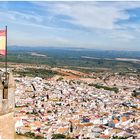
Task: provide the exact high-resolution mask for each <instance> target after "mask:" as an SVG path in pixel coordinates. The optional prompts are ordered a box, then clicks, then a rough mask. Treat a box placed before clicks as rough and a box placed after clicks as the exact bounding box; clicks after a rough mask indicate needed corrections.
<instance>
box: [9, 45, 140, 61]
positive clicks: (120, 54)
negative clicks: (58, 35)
mask: <svg viewBox="0 0 140 140" xmlns="http://www.w3.org/2000/svg"><path fill="white" fill-rule="evenodd" d="M8 51H9V52H11V53H12V52H13V53H14V52H17V53H18V52H38V53H40V54H44V55H47V56H50V57H68V58H82V56H86V57H95V58H103V59H104V58H111V59H113V58H136V59H140V51H115V50H95V49H87V48H78V47H77V48H72V47H53V46H47V47H44V46H39V47H27V46H9V47H8Z"/></svg>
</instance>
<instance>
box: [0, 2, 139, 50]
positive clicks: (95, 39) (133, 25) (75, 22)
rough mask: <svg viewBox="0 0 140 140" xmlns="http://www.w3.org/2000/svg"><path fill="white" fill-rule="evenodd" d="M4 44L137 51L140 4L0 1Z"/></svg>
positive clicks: (0, 22)
mask: <svg viewBox="0 0 140 140" xmlns="http://www.w3.org/2000/svg"><path fill="white" fill-rule="evenodd" d="M5 25H7V26H8V45H17V46H35V47H39V46H54V47H75V48H93V49H103V50H135V51H140V2H139V1H135V2H131V1H129V2H127V1H122V2H119V1H116V2H115V1H112V2H111V1H110V2H109V1H108V2H107V1H102V2H101V1H98V2H97V1H96V2H95V1H94V2H93V1H87V2H86V1H81V2H80V1H78V2H74V1H65V2H62V1H61V2H59V1H56V2H55V1H52V2H51V1H42V2H41V1H25V2H22V1H17V2H14V1H11V2H6V1H0V29H4V28H5Z"/></svg>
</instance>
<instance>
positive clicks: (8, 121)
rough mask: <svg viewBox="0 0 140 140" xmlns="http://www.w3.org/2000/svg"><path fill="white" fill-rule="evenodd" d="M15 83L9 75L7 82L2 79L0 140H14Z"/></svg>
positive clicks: (0, 91) (0, 86)
mask: <svg viewBox="0 0 140 140" xmlns="http://www.w3.org/2000/svg"><path fill="white" fill-rule="evenodd" d="M14 108H15V82H14V79H13V75H12V74H11V73H10V74H8V79H7V81H3V80H2V79H0V139H14V130H15V129H14Z"/></svg>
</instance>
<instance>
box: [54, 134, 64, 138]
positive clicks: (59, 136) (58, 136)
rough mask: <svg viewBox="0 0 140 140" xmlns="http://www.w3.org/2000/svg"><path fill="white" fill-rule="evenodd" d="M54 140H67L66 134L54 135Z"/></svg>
mask: <svg viewBox="0 0 140 140" xmlns="http://www.w3.org/2000/svg"><path fill="white" fill-rule="evenodd" d="M52 139H66V136H65V135H64V134H53V135H52Z"/></svg>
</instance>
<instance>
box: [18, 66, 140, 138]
mask: <svg viewBox="0 0 140 140" xmlns="http://www.w3.org/2000/svg"><path fill="white" fill-rule="evenodd" d="M53 70H54V69H53ZM55 70H56V69H55ZM62 70H63V71H64V69H62ZM59 72H60V70H59ZM65 72H68V69H67V70H65ZM70 72H71V74H72V71H71V70H70ZM74 72H75V71H74ZM63 74H64V73H63ZM74 74H75V73H74ZM79 74H80V77H79V78H76V77H75V75H74V76H73V77H72V75H70V76H71V77H70V76H64V75H63V76H62V75H61V76H60V75H56V76H54V77H52V78H49V79H44V78H41V77H29V76H25V77H18V76H15V81H16V87H17V88H16V92H15V122H16V123H15V131H16V133H17V134H18V135H24V136H27V137H31V138H47V139H51V138H54V139H55V138H72V139H73V138H75V139H94V138H113V139H115V138H116V139H119V138H140V117H139V116H140V104H139V101H140V96H139V95H140V89H139V88H140V86H139V83H140V79H139V78H138V76H136V75H127V76H126V75H119V74H118V73H114V74H110V75H109V74H108V75H106V73H104V76H103V77H102V78H101V77H97V75H96V79H94V78H89V77H87V74H85V75H86V76H84V75H83V77H82V76H81V73H80V72H79ZM94 74H96V73H92V75H94ZM90 75H91V74H90ZM134 93H135V94H134ZM136 93H137V94H136ZM136 95H137V96H136Z"/></svg>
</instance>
